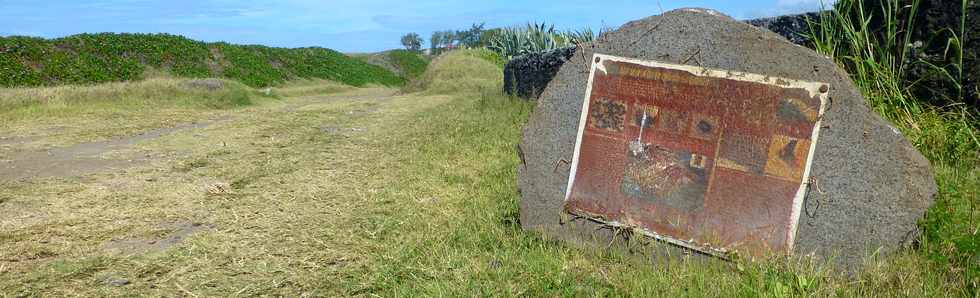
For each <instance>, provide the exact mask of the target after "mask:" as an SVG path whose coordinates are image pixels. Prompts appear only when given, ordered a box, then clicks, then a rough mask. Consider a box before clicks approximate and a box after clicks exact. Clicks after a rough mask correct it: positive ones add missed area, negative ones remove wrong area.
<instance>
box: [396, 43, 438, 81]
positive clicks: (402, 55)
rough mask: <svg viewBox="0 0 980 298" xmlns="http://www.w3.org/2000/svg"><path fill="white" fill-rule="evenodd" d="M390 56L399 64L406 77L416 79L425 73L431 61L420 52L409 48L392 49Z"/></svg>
mask: <svg viewBox="0 0 980 298" xmlns="http://www.w3.org/2000/svg"><path fill="white" fill-rule="evenodd" d="M388 57H390V59H391V60H392V62H394V64H395V65H397V66H398V69H400V70H401V71H402V73H403V74H404V76H405V78H407V79H414V78H417V77H419V76H421V75H422V74H423V73H425V69H426V68H427V67H428V66H429V61H428V60H426V58H425V57H423V56H422V55H421V54H419V53H415V52H412V51H408V50H391V51H389V52H388Z"/></svg>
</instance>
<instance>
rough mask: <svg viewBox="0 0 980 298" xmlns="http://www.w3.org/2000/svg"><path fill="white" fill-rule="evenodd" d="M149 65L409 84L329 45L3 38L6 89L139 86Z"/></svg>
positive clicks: (256, 76) (264, 82) (198, 74)
mask: <svg viewBox="0 0 980 298" xmlns="http://www.w3.org/2000/svg"><path fill="white" fill-rule="evenodd" d="M148 67H151V68H154V69H162V70H166V71H168V72H170V73H172V74H174V75H176V76H180V77H190V78H203V77H223V78H229V79H235V80H238V81H241V82H243V83H245V84H247V85H249V86H252V87H265V86H271V85H278V84H282V83H283V82H285V81H286V80H290V79H297V78H305V79H314V78H316V79H329V80H335V81H338V82H341V83H345V84H349V85H354V86H361V85H364V84H369V83H376V84H382V85H389V86H391V85H401V84H403V83H404V82H405V80H404V79H403V78H401V77H399V76H397V75H395V74H393V73H391V72H389V71H387V70H385V69H382V68H380V67H377V66H374V65H370V64H367V63H364V62H361V61H358V60H356V59H352V58H349V57H347V56H346V55H343V54H341V53H338V52H336V51H333V50H329V49H324V48H299V49H285V48H272V47H265V46H257V45H249V46H242V45H233V44H228V43H223V42H222V43H205V42H200V41H195V40H191V39H188V38H185V37H182V36H177V35H170V34H113V33H99V34H78V35H72V36H68V37H64V38H58V39H50V40H47V39H41V38H33V37H20V36H15V37H0V87H20V86H56V85H64V84H94V83H104V82H117V81H133V80H140V79H143V74H144V72H145V71H146V69H147V68H148Z"/></svg>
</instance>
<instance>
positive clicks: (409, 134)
mask: <svg viewBox="0 0 980 298" xmlns="http://www.w3.org/2000/svg"><path fill="white" fill-rule="evenodd" d="M473 59H475V60H473ZM467 67H468V68H467ZM459 68H464V69H465V70H467V71H466V72H460V70H459ZM499 72H500V70H499V68H498V67H497V66H496V65H494V64H493V63H491V62H489V61H487V60H483V59H479V58H476V57H474V56H473V55H471V53H467V52H462V51H457V52H454V53H450V54H447V55H445V56H443V57H441V58H440V59H439V60H438V61H437V62H436V63H433V65H432V67H430V68H429V69H428V70H427V73H426V74H425V75H423V77H425V78H429V80H428V81H427V84H425V85H420V87H419V88H421V89H420V93H412V94H404V95H397V96H391V95H390V94H392V93H394V90H391V89H378V88H371V89H360V88H355V89H349V90H344V91H342V92H343V93H339V94H333V95H329V96H325V97H324V96H307V95H305V92H302V91H301V92H300V94H304V95H303V96H299V97H287V98H283V99H282V100H277V101H269V102H268V103H267V104H258V105H251V106H246V107H242V108H240V109H234V110H230V111H223V110H209V109H197V110H195V111H196V113H193V114H192V115H194V117H197V118H199V119H207V118H213V117H216V116H225V117H227V118H228V120H226V121H224V122H222V123H219V124H214V125H212V126H210V127H208V128H206V129H200V130H194V131H186V132H182V133H177V134H175V135H172V136H168V137H165V138H161V139H158V140H154V141H151V142H148V143H144V144H140V145H139V146H138V148H137V150H134V151H135V152H136V153H138V154H143V153H153V155H155V156H160V155H163V156H167V157H166V158H164V159H160V160H156V161H154V162H152V163H151V164H148V165H146V166H141V167H136V168H129V169H120V170H118V171H110V172H106V173H98V174H90V175H86V176H83V177H62V178H50V179H37V180H30V181H14V182H0V188H2V189H3V190H4V191H3V192H0V294H9V295H11V296H30V295H44V296H133V295H145V296H173V295H186V296H233V295H242V296H264V295H267V296H302V295H306V296H358V295H359V296H691V297H700V296H707V297H719V296H744V297H759V296H766V297H788V296H845V297H852V296H858V297H864V296H882V297H889V296H912V297H920V296H926V297H928V296H945V295H949V296H965V295H968V292H967V290H966V289H967V287H966V282H965V280H964V279H963V278H962V275H961V274H960V273H957V272H953V271H950V270H947V269H946V267H945V266H946V264H947V263H941V262H935V261H932V260H931V259H930V258H929V257H928V256H927V255H925V254H922V253H920V251H903V252H901V253H899V254H896V255H891V256H887V257H882V258H876V259H873V260H871V261H869V262H868V265H867V266H866V267H865V269H864V270H862V271H860V272H858V273H857V274H856V275H855V276H853V277H849V276H846V275H844V274H843V273H840V272H838V271H835V270H832V269H831V268H830V267H827V266H825V264H820V263H810V262H806V261H799V262H797V261H787V260H780V259H775V260H766V261H761V262H757V263H749V262H742V263H728V262H723V261H718V260H711V261H708V262H704V261H699V260H698V259H696V258H689V257H683V256H681V257H678V258H673V259H670V260H668V261H666V262H660V263H651V262H650V261H649V259H648V258H649V257H650V256H649V255H648V252H646V251H645V250H644V249H642V246H643V245H644V244H643V243H642V241H640V242H637V243H632V244H631V246H629V247H619V246H614V247H612V248H611V249H608V250H607V249H604V247H597V248H589V247H586V248H578V247H573V246H569V245H566V244H565V243H562V242H553V241H547V240H543V239H542V238H541V237H539V236H538V235H536V234H534V233H528V232H525V231H523V230H522V229H521V227H520V223H519V216H518V201H519V200H520V196H519V194H518V193H517V191H516V189H517V185H516V181H517V179H516V168H517V166H518V164H519V162H520V161H519V158H518V157H517V154H516V153H515V152H514V148H515V145H516V144H517V143H518V142H519V140H520V137H521V130H522V128H523V127H524V125H525V123H526V121H527V119H528V116H529V115H530V113H531V111H532V110H533V108H534V103H531V102H527V101H523V100H518V99H513V98H510V97H506V96H504V95H503V94H502V93H501V92H500V89H499V84H500V77H499V76H500V74H499ZM461 81H462V82H468V83H467V85H466V86H468V87H466V88H462V87H451V85H453V84H454V83H457V82H461ZM314 85H315V82H304V83H297V86H296V87H298V88H302V89H306V88H313V87H312V86H314ZM324 88H331V85H330V84H328V85H327V86H325V87H324ZM170 111H178V112H179V113H171V112H170ZM187 111H189V110H187V109H181V108H173V107H171V108H157V109H155V113H164V114H174V115H183V114H187V113H186V112H187ZM115 115H116V117H120V116H123V117H129V116H145V114H142V113H141V112H138V111H132V110H121V111H116V112H115ZM66 117H68V118H63V119H61V121H62V122H64V121H73V120H74V119H79V118H72V117H71V116H66ZM80 119H82V120H83V122H84V123H83V124H82V125H85V126H92V127H99V129H101V130H103V131H111V130H115V129H116V128H115V127H114V125H115V124H117V123H119V122H120V121H117V120H113V121H106V119H110V118H108V117H105V116H104V115H103V118H102V119H101V122H96V121H94V120H87V119H86V118H85V117H81V118H80ZM112 119H115V118H112ZM21 122H22V123H24V125H38V124H37V123H33V122H29V121H21ZM122 122H123V123H125V121H122ZM98 123H109V124H107V125H102V126H99V125H98ZM125 153H126V152H122V153H117V154H125ZM161 153H163V154H161ZM962 179H969V177H966V178H962ZM956 183H961V182H954V184H953V185H959V184H956ZM188 222H201V223H207V224H213V225H214V226H215V227H216V228H215V229H214V230H209V231H202V232H199V233H197V234H194V235H191V236H189V237H187V238H186V239H185V240H183V241H179V242H178V243H175V245H174V246H173V247H171V248H168V249H162V250H158V251H139V250H137V251H128V252H127V251H125V250H124V253H116V252H112V251H110V250H109V249H107V248H106V247H107V245H108V244H111V243H112V241H113V240H114V239H116V240H118V239H123V240H132V239H136V240H140V239H144V240H150V239H163V238H166V237H167V235H169V234H171V233H173V228H172V226H173V224H172V223H188ZM108 278H124V279H127V280H129V281H130V282H131V283H130V284H129V285H126V286H112V285H107V284H106V282H105V280H106V279H108Z"/></svg>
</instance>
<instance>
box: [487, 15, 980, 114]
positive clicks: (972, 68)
mask: <svg viewBox="0 0 980 298" xmlns="http://www.w3.org/2000/svg"><path fill="white" fill-rule="evenodd" d="M881 1H885V0H865V3H864V7H881V6H880V5H882V4H881ZM900 1H902V3H903V5H904V4H906V3H905V2H908V1H910V0H900ZM903 7H904V6H903ZM966 9H967V14H968V18H967V22H966V27H967V28H966V30H967V33H968V34H967V35H966V37H967V38H966V39H965V40H963V45H964V51H963V65H964V69H963V75H964V77H963V90H964V94H963V98H962V99H960V98H959V91H958V90H957V89H956V86H955V85H954V84H952V83H951V82H950V81H949V80H948V79H947V78H945V77H942V76H941V75H938V74H937V73H936V72H935V71H934V69H933V68H932V66H931V65H937V66H940V67H945V69H946V71H947V72H949V73H953V74H958V73H959V72H958V70H957V69H956V68H955V67H951V66H949V65H950V63H951V62H953V61H954V60H955V57H952V56H951V55H949V54H948V53H947V51H946V45H947V41H948V40H949V38H950V36H951V35H950V34H949V32H948V31H945V32H944V31H943V30H942V29H943V28H959V26H960V23H959V22H960V16H961V13H962V11H963V10H962V7H961V6H960V2H959V1H943V0H924V1H922V2H921V4H920V7H919V12H920V13H919V14H917V16H916V19H915V20H913V21H914V22H915V26H913V28H914V29H913V30H914V31H913V33H912V40H911V44H910V45H908V47H909V48H910V49H912V51H913V52H912V53H911V55H909V57H910V58H909V61H906V63H907V65H909V68H908V71H909V75H910V77H911V78H915V79H916V80H919V81H920V82H919V83H918V84H917V85H916V86H915V87H914V88H913V89H912V92H913V93H914V94H915V95H916V97H917V98H919V99H920V100H923V101H925V102H928V103H931V104H933V105H936V106H945V105H948V104H950V103H952V102H960V101H962V102H965V103H966V104H968V105H970V106H972V107H974V108H977V107H980V85H978V82H980V61H978V59H980V19H978V18H980V1H971V2H969V3H968V4H967V8H966ZM876 13H880V10H874V12H872V19H871V23H870V24H869V26H870V27H871V28H880V27H881V24H880V19H881V17H880V15H878V14H876ZM899 18H900V19H901V20H902V21H903V22H907V21H908V17H907V16H903V15H900V16H899ZM745 22H747V23H749V24H752V25H754V26H757V27H761V28H766V29H769V30H770V31H773V32H775V33H777V34H779V35H781V36H783V37H785V38H786V39H787V40H789V41H790V42H793V43H795V44H798V45H802V46H806V47H810V48H812V47H813V45H812V43H811V41H810V39H809V38H807V37H806V36H805V34H806V33H808V32H809V31H810V25H809V22H814V23H819V22H820V13H806V14H798V15H786V16H779V17H772V18H762V19H755V20H748V21H745ZM935 32H940V33H939V34H938V35H936V34H934V33H935ZM876 34H877V35H878V38H885V37H884V36H883V34H884V33H883V32H882V30H876ZM573 53H574V48H568V49H561V50H557V51H554V52H547V53H542V54H528V55H524V56H520V57H517V58H514V60H512V61H511V62H510V63H508V64H507V66H506V69H505V70H504V79H505V82H504V89H505V91H506V92H507V93H508V94H511V95H517V96H520V97H524V98H528V99H537V98H538V97H539V96H540V94H541V91H542V90H543V89H544V88H545V87H546V86H547V85H548V82H550V81H551V79H552V78H553V77H554V76H555V74H556V73H557V71H558V69H559V68H560V67H561V65H562V64H564V63H565V62H566V61H567V60H568V59H569V58H571V55H573ZM920 60H921V61H924V62H927V63H928V64H926V63H919V61H920ZM930 64H931V65H930Z"/></svg>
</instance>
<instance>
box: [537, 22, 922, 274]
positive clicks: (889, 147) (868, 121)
mask: <svg viewBox="0 0 980 298" xmlns="http://www.w3.org/2000/svg"><path fill="white" fill-rule="evenodd" d="M593 53H602V54H609V55H615V56H623V57H631V58H638V59H646V60H658V61H663V62H669V63H677V64H689V65H697V66H704V67H710V68H719V69H728V70H734V71H741V72H750V73H758V74H766V75H772V76H777V77H784V78H790V79H799V80H806V81H816V82H825V83H829V84H830V86H831V90H830V94H829V95H830V98H831V99H832V101H833V104H832V106H831V107H829V108H828V111H827V113H826V114H825V116H824V118H823V129H822V130H821V134H820V139H819V141H818V144H817V147H816V151H815V153H814V156H815V158H814V159H813V165H812V172H811V173H812V175H811V177H813V181H815V182H814V183H813V187H812V190H811V191H810V192H809V194H808V196H807V198H806V201H805V206H804V207H805V209H806V211H807V212H806V213H805V214H804V215H802V216H801V217H800V220H799V225H798V226H799V228H798V232H797V238H796V243H795V251H794V253H795V254H796V255H803V254H811V253H813V254H816V255H818V256H823V257H828V258H829V257H832V256H836V258H833V259H834V260H836V261H838V262H840V263H842V264H845V265H848V266H849V267H850V268H855V267H856V265H858V264H861V262H862V259H863V258H864V257H865V256H867V255H868V254H869V253H871V252H873V251H875V250H876V249H879V248H880V249H881V251H882V252H886V253H887V252H891V251H894V250H896V249H898V248H899V247H901V246H902V245H903V244H906V243H908V242H909V241H913V240H915V238H916V235H917V231H919V229H918V227H917V225H916V222H917V221H918V220H919V219H920V218H921V217H922V216H923V215H924V214H925V211H926V209H927V208H928V207H929V206H930V205H931V204H932V202H933V197H934V195H935V194H936V191H937V189H936V184H935V180H934V178H933V172H932V170H931V168H930V166H929V162H928V160H926V159H925V158H924V157H923V156H922V155H921V154H920V153H919V152H918V151H917V150H916V149H915V148H914V147H913V146H912V145H911V144H910V143H909V142H908V141H907V140H906V139H905V137H904V136H902V134H901V133H900V132H899V130H897V129H896V128H894V127H892V126H890V125H889V124H888V122H886V121H885V120H883V119H882V118H881V117H879V116H878V115H877V114H875V113H874V112H873V111H872V110H871V109H870V108H869V107H868V106H867V104H866V103H865V99H864V98H863V97H862V96H861V93H860V92H859V91H858V89H857V88H856V87H855V86H854V84H853V83H852V82H851V81H850V79H849V78H848V75H847V74H846V73H845V72H844V71H842V70H840V69H838V68H837V66H836V65H835V63H834V62H833V61H831V60H830V59H829V58H827V57H824V56H822V55H819V54H817V53H815V52H813V51H811V50H809V49H807V48H804V47H801V46H797V45H794V44H792V43H790V42H788V41H786V39H784V38H782V37H781V36H779V35H777V34H775V33H772V32H770V31H768V30H764V29H760V28H756V27H753V26H751V25H748V24H746V23H743V22H739V21H736V20H734V19H732V18H729V17H727V16H723V15H721V14H720V13H718V12H715V11H710V10H698V9H683V10H675V11H671V12H668V13H666V14H664V15H663V16H653V17H649V18H646V19H642V20H638V21H634V22H630V23H628V24H626V25H624V26H622V27H621V28H620V29H618V30H616V31H612V32H609V33H607V34H605V35H603V36H601V37H600V38H599V40H598V41H597V43H596V44H595V47H594V48H593V47H582V48H580V49H578V50H577V51H576V52H575V53H574V57H579V56H582V57H591V56H592V54H593ZM588 62H591V59H576V58H573V59H570V60H568V62H567V63H565V64H564V66H562V67H561V70H560V71H559V72H558V75H557V76H556V77H555V78H554V79H553V80H552V81H551V83H550V84H549V85H548V87H547V88H546V89H545V90H544V93H543V94H542V95H541V98H540V99H539V101H540V102H539V104H538V106H537V107H536V109H535V111H534V113H533V115H532V116H531V119H530V122H529V123H528V125H527V127H526V128H525V130H524V138H523V141H522V142H521V145H520V148H519V149H520V150H519V151H520V154H521V155H522V156H521V157H522V160H523V161H524V162H523V165H521V166H519V169H518V179H519V186H520V190H521V193H522V201H521V206H520V207H521V224H522V226H523V227H524V228H525V229H527V230H531V231H538V232H541V233H542V234H543V235H545V236H547V237H549V238H557V239H563V240H567V241H571V242H574V243H582V244H587V243H596V242H595V241H596V240H602V241H603V242H602V243H603V244H605V243H606V242H605V241H608V240H609V238H610V237H612V234H611V232H609V231H608V229H602V226H600V225H597V224H595V223H593V222H591V221H583V220H572V221H569V220H562V218H566V217H565V216H563V215H562V214H563V212H562V205H563V198H564V194H565V188H566V186H567V182H568V176H569V165H568V163H567V162H566V161H571V160H572V153H573V150H574V146H575V141H576V135H577V130H578V123H579V117H580V113H581V109H582V100H583V98H584V97H585V88H586V85H587V80H588V75H589V68H590V64H589V63H588ZM653 246H655V247H656V248H655V249H653V251H659V252H667V253H670V252H672V251H675V250H678V249H677V248H675V247H673V246H669V245H666V244H663V243H656V244H654V245H653Z"/></svg>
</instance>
